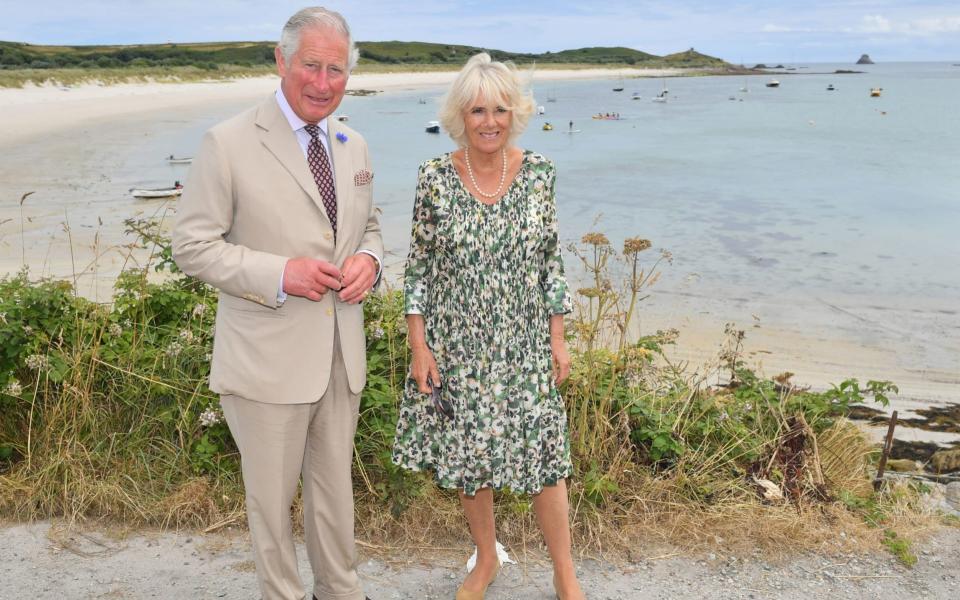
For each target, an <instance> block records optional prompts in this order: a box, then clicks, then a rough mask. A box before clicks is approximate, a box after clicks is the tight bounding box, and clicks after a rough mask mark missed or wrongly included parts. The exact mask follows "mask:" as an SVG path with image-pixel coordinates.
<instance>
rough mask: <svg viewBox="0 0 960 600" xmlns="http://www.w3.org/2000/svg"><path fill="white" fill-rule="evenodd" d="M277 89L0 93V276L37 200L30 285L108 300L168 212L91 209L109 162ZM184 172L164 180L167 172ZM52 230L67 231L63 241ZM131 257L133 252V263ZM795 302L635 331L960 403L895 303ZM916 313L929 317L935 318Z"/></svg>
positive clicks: (814, 377) (812, 378) (224, 86)
mask: <svg viewBox="0 0 960 600" xmlns="http://www.w3.org/2000/svg"><path fill="white" fill-rule="evenodd" d="M667 71H668V70H662V69H656V70H640V69H634V70H632V71H631V70H626V69H623V70H607V69H580V70H562V71H561V70H543V71H537V72H536V73H535V74H534V82H538V81H539V82H542V81H561V80H571V79H600V80H604V79H608V80H616V79H618V78H619V77H620V76H621V75H623V76H624V77H630V76H633V75H636V74H642V75H644V76H646V77H665V76H670V75H669V74H668V72H667ZM673 71H679V70H673ZM455 75H456V72H455V71H443V72H418V73H370V74H357V75H354V76H352V77H351V79H350V85H349V86H348V89H350V90H359V89H376V90H380V91H382V92H383V93H385V94H389V93H402V92H406V91H416V90H423V89H438V88H441V87H442V86H444V85H446V84H447V83H449V82H450V81H452V79H453V77H454V76H455ZM278 81H279V80H278V78H276V77H275V76H270V77H258V78H251V79H241V80H232V81H227V82H224V81H207V82H199V83H176V84H170V83H146V84H123V85H115V86H97V85H84V86H78V87H76V88H70V89H68V90H67V91H64V90H62V89H60V88H58V87H56V86H34V87H31V88H27V89H0V129H2V130H3V131H4V132H5V136H4V139H3V140H2V141H0V147H6V148H7V149H8V154H10V155H13V156H10V157H8V158H7V159H5V160H6V161H7V165H8V167H7V172H8V174H9V175H11V176H13V178H12V179H10V180H8V181H7V182H6V188H5V192H6V193H5V194H4V197H5V198H7V200H6V201H5V202H3V205H2V206H0V247H3V248H4V250H3V259H2V260H0V273H9V274H13V273H16V272H17V271H18V270H19V268H20V266H21V256H20V253H21V249H20V244H21V239H20V216H21V213H20V207H19V205H18V202H19V200H20V197H21V195H22V194H23V193H24V192H27V191H31V190H37V191H38V193H37V195H36V196H34V197H32V198H29V199H27V201H26V202H25V204H24V207H23V210H24V216H25V219H26V221H25V223H24V228H25V236H24V237H25V239H26V244H25V245H26V257H27V261H26V262H27V264H29V265H31V266H32V270H31V275H32V277H40V276H52V277H56V278H61V279H67V280H70V279H71V276H72V274H73V273H77V272H79V273H80V282H79V285H77V289H78V292H79V293H81V294H82V295H85V296H88V297H91V298H93V299H98V298H99V299H101V300H102V299H105V298H107V297H109V295H108V292H109V290H110V289H111V288H112V282H113V280H114V279H115V277H116V273H117V272H118V271H119V269H120V268H121V267H122V266H123V264H124V260H125V253H126V250H125V248H126V244H128V243H129V242H130V239H129V238H128V237H126V236H124V235H123V233H122V232H123V228H124V225H123V219H125V218H128V217H134V216H136V215H138V214H139V215H141V216H150V215H151V214H154V215H163V214H165V211H168V210H169V209H170V208H171V206H172V205H171V204H157V203H143V202H136V201H133V200H130V199H127V198H123V199H122V200H120V201H113V200H112V201H113V202H116V203H115V204H110V203H108V202H101V201H100V200H99V198H108V197H109V195H110V194H115V193H116V191H117V190H118V189H123V190H125V189H127V188H128V187H131V184H132V183H133V182H132V181H128V179H133V178H135V177H136V176H137V174H136V172H135V171H134V170H133V169H134V166H135V165H134V166H131V165H130V164H128V163H127V162H123V163H119V162H117V161H118V159H117V158H116V157H115V156H114V155H115V154H123V153H130V152H134V151H135V149H136V146H137V145H138V144H142V143H143V141H142V140H143V139H144V138H143V137H142V136H146V135H160V134H162V127H163V126H162V125H160V126H159V127H160V131H159V133H158V132H153V133H149V134H148V133H147V130H148V129H150V127H153V128H154V129H156V128H157V125H156V122H157V121H159V122H160V123H163V122H166V121H168V120H169V121H175V120H176V119H178V118H184V115H186V114H187V113H191V117H192V116H193V115H192V113H196V112H202V111H207V112H212V111H211V110H210V109H212V108H216V107H222V106H224V105H226V104H230V105H234V104H236V105H238V106H240V105H251V104H253V103H254V102H256V101H257V100H259V99H261V98H263V97H265V96H266V95H267V94H269V93H271V92H272V91H274V90H275V89H276V88H277V85H278ZM415 97H416V96H415V95H414V98H415ZM147 115H149V117H147ZM124 117H126V119H124ZM140 119H144V120H145V121H147V120H148V121H150V123H146V122H145V123H144V127H143V128H141V127H139V120H140ZM124 120H125V121H132V122H134V126H135V127H134V128H133V129H131V130H129V131H127V132H120V131H117V132H112V131H111V129H112V128H116V127H117V124H118V123H119V122H121V121H124ZM148 125H149V126H150V127H148ZM130 131H132V132H133V133H132V134H131V133H130ZM121 133H123V135H121ZM135 136H141V137H139V139H138V138H137V137H135ZM78 140H80V141H79V142H78ZM84 140H91V141H92V143H91V144H89V147H86V148H84V147H83V145H82V143H83V141H84ZM78 144H79V145H78ZM67 148H71V149H73V148H78V149H79V150H78V153H81V154H83V153H89V154H93V155H95V157H94V158H93V159H86V158H85V159H84V160H83V161H80V160H79V159H77V158H76V157H73V156H70V155H69V153H65V152H66V149H67ZM170 150H171V151H175V150H176V148H175V147H171V148H170ZM20 154H22V155H23V156H18V155H20ZM125 159H126V157H124V160H125ZM151 160H153V159H152V158H151ZM70 162H74V163H77V164H80V165H81V166H77V167H76V171H77V174H76V176H75V178H71V179H68V180H65V179H64V178H63V177H61V176H59V174H53V175H51V173H52V172H53V171H52V169H55V168H58V165H59V166H63V165H66V166H67V167H70V166H71V165H69V164H68V163H70ZM81 162H82V164H81ZM88 163H89V164H88ZM107 163H109V164H107ZM67 171H69V168H68V169H67ZM2 172H3V170H0V173H2ZM182 172H183V171H182V170H173V169H171V172H170V173H171V175H176V174H179V173H182ZM121 175H122V177H121ZM110 177H112V178H113V179H112V180H111V179H110ZM10 181H16V183H14V184H11V183H10ZM28 186H29V187H28ZM77 189H82V190H83V193H84V194H86V195H87V198H91V199H90V200H87V199H86V198H85V199H84V201H83V202H79V201H72V200H71V199H70V195H71V194H72V192H74V191H75V190H77ZM93 198H96V199H93ZM68 211H69V214H68ZM100 217H103V221H102V222H101V221H100ZM62 221H66V222H67V223H69V227H70V229H71V230H72V231H71V233H70V235H69V236H68V234H67V233H66V232H65V231H64V230H63V229H64V228H63V226H62V224H61V222H62ZM403 227H407V224H406V223H404V224H403ZM71 240H72V245H71V243H70V241H71ZM402 254H403V255H405V250H404V251H403V252H402ZM75 255H76V256H75ZM141 255H142V253H141V254H136V253H134V258H140V257H141ZM402 258H403V256H396V257H390V260H391V261H392V260H394V259H396V260H402ZM74 260H75V262H74ZM94 261H100V262H99V263H97V264H94ZM74 264H75V266H74ZM134 264H135V263H134ZM728 296H729V295H728ZM807 300H809V303H808V304H810V305H812V306H814V308H815V309H816V310H817V311H819V312H818V313H817V319H816V320H815V321H813V322H805V321H802V320H801V321H796V319H794V318H793V317H794V315H792V314H791V309H792V308H793V307H791V306H784V305H779V304H778V305H773V304H770V305H765V306H764V307H763V308H764V310H765V312H764V313H763V315H762V319H763V320H762V321H755V320H754V319H753V318H752V316H751V313H750V309H749V306H748V305H747V303H745V302H742V301H740V300H739V299H737V298H733V297H723V296H720V297H711V296H710V295H709V294H707V293H703V292H702V293H700V294H698V295H696V296H688V295H684V294H682V293H670V292H666V291H663V290H657V289H655V290H653V296H652V297H651V299H650V301H648V302H646V303H645V304H644V305H643V306H642V307H641V310H642V312H641V314H640V315H639V320H640V323H641V324H642V327H643V329H642V333H643V334H650V333H653V332H654V331H656V329H663V328H671V327H674V328H677V329H679V330H680V332H681V336H680V338H679V341H678V343H677V345H676V346H675V347H673V348H669V347H668V355H669V356H670V357H671V359H673V360H678V361H684V362H689V363H690V365H691V367H697V366H699V365H704V364H707V363H710V362H711V361H714V360H715V358H716V356H717V354H718V352H719V350H720V346H721V344H722V342H723V339H724V335H723V330H724V324H725V323H726V322H729V321H735V322H736V323H737V326H738V328H740V329H745V330H746V331H747V338H746V347H745V350H744V359H745V360H747V361H748V363H749V364H750V365H751V366H757V365H759V366H760V368H762V369H763V370H764V371H765V372H766V373H767V374H768V375H775V374H777V373H780V372H782V371H785V370H788V369H789V370H790V371H793V372H795V373H796V374H797V375H796V377H795V378H794V381H795V383H796V384H798V385H810V386H813V387H814V388H815V389H826V388H829V387H830V385H831V384H839V383H840V382H842V381H843V380H845V379H847V378H848V377H855V378H857V379H859V380H860V381H861V383H865V382H866V380H867V379H889V380H892V381H893V382H894V383H896V384H897V385H898V386H900V394H899V395H898V398H897V400H896V401H895V404H896V405H897V406H896V408H899V409H902V408H903V407H904V405H905V404H909V403H912V404H919V403H923V404H927V403H931V404H939V403H945V402H960V377H958V374H957V371H956V370H954V369H953V368H952V366H953V365H952V364H948V361H945V360H943V359H942V358H941V359H940V360H939V361H931V360H929V358H928V356H927V355H924V354H923V353H917V352H914V351H913V349H912V348H911V347H910V346H909V345H907V346H904V340H906V341H909V339H908V338H909V336H907V335H906V334H905V333H904V332H903V331H899V330H897V329H896V328H895V327H892V326H890V324H889V323H890V321H889V320H890V315H894V314H896V312H895V311H897V310H902V309H903V305H904V304H905V302H903V301H901V302H897V303H891V305H890V306H889V307H887V308H889V309H891V311H888V312H887V313H886V314H881V313H880V312H879V311H878V310H877V309H876V307H871V306H867V305H866V303H865V302H862V301H860V302H859V304H858V307H857V313H856V314H844V313H843V312H841V310H840V309H837V310H833V309H831V308H825V307H824V306H822V304H825V305H826V306H827V307H829V303H827V301H825V300H822V299H820V298H809V299H807ZM821 303H822V304H821ZM811 310H813V309H811ZM926 312H929V313H930V314H931V315H934V316H936V314H937V311H935V310H933V309H930V310H928V311H926ZM821 313H822V314H821ZM803 314H806V313H803ZM864 323H868V326H867V327H865V326H864ZM941 323H942V321H938V320H936V319H934V318H933V317H931V319H930V320H929V322H928V323H927V324H926V325H925V329H924V331H925V332H926V333H932V334H936V335H944V336H946V337H944V338H943V342H944V347H945V345H946V343H947V342H948V341H949V331H948V330H945V329H943V330H942V331H941V328H942V325H941ZM878 324H881V325H883V326H882V327H881V326H880V325H878ZM892 325H894V326H895V325H896V322H895V321H894V322H893V323H892ZM927 327H928V328H929V330H928V329H926V328H927ZM864 331H866V333H864ZM906 333H907V334H909V333H910V332H906ZM870 336H873V337H870ZM914 346H918V347H919V346H920V344H915V345H914ZM944 356H946V357H947V358H948V359H950V360H953V357H955V356H957V354H956V350H954V349H953V348H952V346H951V348H949V349H948V351H947V352H946V353H944Z"/></svg>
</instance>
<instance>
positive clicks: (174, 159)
mask: <svg viewBox="0 0 960 600" xmlns="http://www.w3.org/2000/svg"><path fill="white" fill-rule="evenodd" d="M167 162H168V163H170V164H171V165H189V164H190V163H192V162H193V158H191V157H189V156H174V155H172V154H171V155H170V156H168V157H167Z"/></svg>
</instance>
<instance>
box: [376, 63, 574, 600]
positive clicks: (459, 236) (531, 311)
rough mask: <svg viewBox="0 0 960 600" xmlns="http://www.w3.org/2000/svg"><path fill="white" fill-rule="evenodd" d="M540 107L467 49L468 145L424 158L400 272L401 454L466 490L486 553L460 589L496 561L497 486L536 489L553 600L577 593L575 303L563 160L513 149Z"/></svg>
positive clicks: (450, 126)
mask: <svg viewBox="0 0 960 600" xmlns="http://www.w3.org/2000/svg"><path fill="white" fill-rule="evenodd" d="M535 106H536V105H535V103H534V101H533V97H532V96H531V95H530V94H529V93H527V92H525V91H524V90H523V87H522V86H521V84H520V80H519V76H518V74H517V72H516V70H515V69H514V68H513V67H512V66H509V65H506V64H504V63H500V62H493V61H491V60H490V56H489V55H487V54H477V55H476V56H474V57H472V58H471V59H470V60H469V61H468V62H467V64H466V66H464V68H463V70H462V71H461V72H460V74H459V75H458V76H457V78H456V80H455V81H454V83H453V85H452V87H451V89H450V91H449V92H448V93H447V95H446V97H445V98H444V100H443V106H442V108H441V113H440V119H441V123H442V124H443V127H444V128H445V129H446V130H447V132H449V134H450V137H452V138H453V140H454V141H455V142H456V143H457V145H458V146H459V148H458V149H457V150H456V151H454V152H452V153H449V154H445V155H444V156H441V157H439V158H436V159H433V160H428V161H426V162H425V163H423V164H422V165H421V166H420V173H419V178H418V182H417V194H416V201H415V205H414V211H413V234H412V240H411V243H410V253H409V256H408V258H407V266H406V272H405V278H404V292H405V312H406V315H407V317H406V318H407V327H408V332H409V333H408V335H409V342H410V348H411V351H412V359H411V366H410V376H411V379H410V381H409V382H408V384H407V388H406V390H405V393H404V398H403V402H402V405H401V408H400V418H399V420H398V423H397V436H396V441H395V445H394V451H393V461H394V462H395V463H396V464H398V465H400V466H402V467H405V468H408V469H412V470H432V471H433V472H434V475H435V477H436V480H437V482H438V484H439V485H440V486H441V487H444V488H451V489H459V490H460V502H461V505H462V506H463V510H464V513H465V514H466V518H467V522H468V524H469V527H470V534H471V535H472V537H473V540H474V542H475V543H476V546H477V563H476V567H475V568H474V569H473V571H471V572H470V574H469V575H467V578H466V579H465V580H464V582H463V585H462V586H461V587H460V589H459V590H457V599H458V600H473V599H482V598H483V595H484V592H485V591H486V588H487V586H488V585H489V584H490V583H491V582H492V581H493V579H494V578H495V577H496V574H497V571H498V569H499V561H498V559H497V554H496V548H495V544H496V533H495V530H494V517H493V489H494V488H496V489H503V488H510V489H512V490H513V491H515V492H518V493H528V494H532V495H533V498H534V500H533V504H534V509H535V511H536V514H537V520H538V522H539V524H540V528H541V530H542V532H543V536H544V539H545V541H546V543H547V548H548V549H549V551H550V556H551V558H552V560H553V567H554V577H553V579H554V586H555V588H556V590H557V594H558V597H559V598H561V599H562V600H568V599H571V600H578V599H581V598H583V593H582V592H581V590H580V586H579V584H578V582H577V578H576V574H575V571H574V567H573V560H572V558H571V554H570V527H569V523H568V506H567V488H566V482H565V478H566V477H568V476H569V475H570V473H571V471H572V466H571V463H570V445H569V440H568V439H567V425H566V414H565V412H564V408H563V400H562V399H561V398H560V394H559V393H558V392H557V388H556V384H557V383H559V382H560V381H563V379H565V378H566V377H567V375H568V374H569V371H570V357H569V354H568V352H567V349H566V345H565V343H564V337H563V315H564V314H565V313H567V312H570V307H571V299H570V295H569V293H568V291H567V284H566V280H565V279H564V276H563V261H562V259H561V257H560V249H559V246H558V243H557V220H556V206H555V204H554V194H553V191H554V167H553V163H552V162H550V161H549V160H547V159H546V158H544V157H543V156H541V155H539V154H535V153H533V152H530V151H527V150H521V149H520V148H517V147H516V146H514V145H513V142H514V140H515V139H516V138H517V136H519V135H520V133H522V132H523V129H524V127H525V126H526V124H527V122H528V121H529V119H530V116H531V114H532V113H533V111H534V108H535ZM434 387H436V392H437V394H436V398H434V397H432V394H431V392H433V391H434ZM444 403H449V407H445V406H444ZM448 408H449V409H448Z"/></svg>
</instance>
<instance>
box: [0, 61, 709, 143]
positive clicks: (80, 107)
mask: <svg viewBox="0 0 960 600" xmlns="http://www.w3.org/2000/svg"><path fill="white" fill-rule="evenodd" d="M690 71H691V70H688V69H618V70H610V69H598V68H588V69H563V70H560V69H558V70H548V69H543V70H537V71H535V72H533V78H532V81H533V82H538V81H541V82H542V81H570V80H580V79H605V78H609V79H619V78H620V77H634V78H657V77H675V76H678V75H682V74H684V73H687V72H690ZM693 71H702V69H694V70H693ZM521 72H523V71H522V70H521ZM456 74H457V71H421V72H395V73H359V74H355V75H352V76H351V77H350V81H349V83H348V85H347V93H348V94H349V93H350V92H356V91H358V90H376V91H377V92H378V93H395V92H402V91H414V90H426V89H432V88H440V87H443V86H445V85H448V84H449V83H450V82H452V81H453V79H454V77H456ZM278 85H279V78H278V77H277V76H275V75H271V76H265V77H249V78H243V79H227V80H205V81H199V82H192V81H191V82H163V83H161V82H150V83H119V84H109V85H108V84H102V83H95V82H91V83H85V84H81V85H77V86H72V87H69V86H58V85H55V84H52V83H44V84H41V85H36V84H32V85H28V86H25V87H23V88H0V130H2V131H3V132H4V139H3V140H2V141H0V147H4V146H8V147H9V146H13V145H15V144H18V143H23V142H27V141H30V140H32V139H36V138H39V137H42V136H43V135H45V134H48V133H50V132H54V131H58V130H62V129H64V128H69V127H77V126H80V125H82V124H83V123H84V122H86V121H92V120H98V119H104V118H108V117H116V116H121V115H132V114H139V113H149V112H154V111H159V110H169V109H175V108H181V107H187V106H191V107H192V106H198V105H208V104H213V103H216V102H221V101H225V100H230V101H231V102H233V101H240V100H245V99H246V100H249V101H250V102H253V101H255V100H256V99H258V98H262V97H264V96H266V95H267V94H269V93H270V92H272V91H274V90H276V89H277V86H278ZM54 106H55V107H56V109H53V107H54Z"/></svg>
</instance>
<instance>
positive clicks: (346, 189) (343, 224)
mask: <svg viewBox="0 0 960 600" xmlns="http://www.w3.org/2000/svg"><path fill="white" fill-rule="evenodd" d="M327 130H328V131H329V132H330V152H331V154H332V155H333V177H334V181H335V182H336V186H337V250H338V253H339V250H340V248H341V246H342V245H343V243H345V242H346V240H347V238H348V237H350V236H349V234H348V232H349V231H350V228H351V227H352V226H353V220H354V219H353V217H354V214H353V210H352V206H353V203H352V202H351V200H352V198H353V170H354V169H353V156H352V155H351V153H350V148H349V144H350V138H349V136H347V135H346V134H345V133H344V132H343V129H342V127H341V125H340V122H339V121H337V120H336V119H334V118H327ZM338 134H343V135H344V141H342V142H341V141H340V140H339V139H337V135H338Z"/></svg>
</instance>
